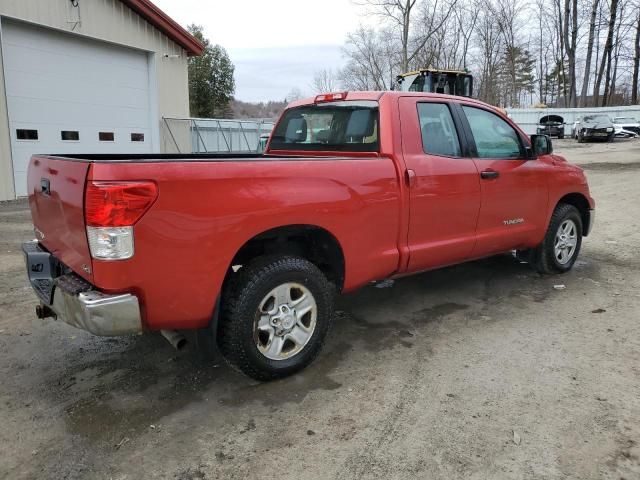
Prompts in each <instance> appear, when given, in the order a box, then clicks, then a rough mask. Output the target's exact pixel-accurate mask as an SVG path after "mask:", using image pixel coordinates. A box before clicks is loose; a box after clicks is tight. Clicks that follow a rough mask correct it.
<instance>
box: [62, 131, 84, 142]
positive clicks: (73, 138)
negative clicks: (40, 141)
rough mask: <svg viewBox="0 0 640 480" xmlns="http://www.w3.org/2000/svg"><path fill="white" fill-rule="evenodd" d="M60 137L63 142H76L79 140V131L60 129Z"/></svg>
mask: <svg viewBox="0 0 640 480" xmlns="http://www.w3.org/2000/svg"><path fill="white" fill-rule="evenodd" d="M60 138H62V140H64V141H65V142H77V141H78V140H80V132H78V131H77V130H62V131H61V132H60Z"/></svg>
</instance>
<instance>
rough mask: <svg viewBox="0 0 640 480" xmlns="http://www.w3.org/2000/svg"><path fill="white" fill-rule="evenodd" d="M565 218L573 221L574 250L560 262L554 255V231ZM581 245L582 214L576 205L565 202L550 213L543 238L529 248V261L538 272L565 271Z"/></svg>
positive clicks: (574, 258)
mask: <svg viewBox="0 0 640 480" xmlns="http://www.w3.org/2000/svg"><path fill="white" fill-rule="evenodd" d="M567 220H571V221H573V223H574V225H575V229H576V232H575V233H576V245H575V250H574V251H573V253H572V254H571V256H570V259H569V260H568V261H566V262H565V263H561V262H560V261H559V260H558V258H557V257H556V255H555V239H556V233H558V229H559V228H560V226H561V225H562V224H563V223H564V222H565V221H567ZM581 246H582V216H581V215H580V212H579V211H578V209H577V208H576V207H574V206H573V205H568V204H566V203H561V204H559V205H558V206H557V207H556V209H555V210H554V212H553V215H551V221H550V222H549V227H548V228H547V233H546V234H545V236H544V240H543V241H542V243H541V244H540V245H538V246H537V247H536V248H533V249H531V251H530V259H529V262H530V264H531V266H532V267H533V268H534V269H535V270H536V271H537V272H538V273H543V274H551V273H566V272H568V271H569V270H571V268H572V267H573V264H574V263H575V261H576V259H577V258H578V255H579V254H580V247H581Z"/></svg>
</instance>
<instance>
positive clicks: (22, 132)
mask: <svg viewBox="0 0 640 480" xmlns="http://www.w3.org/2000/svg"><path fill="white" fill-rule="evenodd" d="M16 138H17V139H18V140H38V130H29V129H26V128H18V129H17V130H16Z"/></svg>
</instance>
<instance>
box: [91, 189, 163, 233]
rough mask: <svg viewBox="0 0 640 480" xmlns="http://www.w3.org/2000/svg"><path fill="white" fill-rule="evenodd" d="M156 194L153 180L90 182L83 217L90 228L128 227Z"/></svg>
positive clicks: (149, 204) (146, 208) (148, 205)
mask: <svg viewBox="0 0 640 480" xmlns="http://www.w3.org/2000/svg"><path fill="white" fill-rule="evenodd" d="M157 197H158V187H157V186H156V184H155V183H153V182H90V183H89V184H88V185H87V191H86V193H85V200H84V216H85V220H86V222H87V225H90V226H92V227H129V226H132V225H134V224H135V223H136V222H137V221H138V220H140V217H142V215H144V213H145V212H146V211H147V210H148V209H149V207H150V206H151V205H152V204H153V202H154V201H155V200H156V198H157Z"/></svg>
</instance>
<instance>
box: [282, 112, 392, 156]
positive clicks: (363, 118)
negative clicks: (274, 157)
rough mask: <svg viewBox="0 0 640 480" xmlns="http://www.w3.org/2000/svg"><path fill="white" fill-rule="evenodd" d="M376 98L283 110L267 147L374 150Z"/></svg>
mask: <svg viewBox="0 0 640 480" xmlns="http://www.w3.org/2000/svg"><path fill="white" fill-rule="evenodd" d="M378 122H379V119H378V102H376V101H369V100H346V101H338V102H328V103H320V104H313V105H303V106H300V107H294V108H290V109H289V110H287V111H286V112H285V113H284V115H283V116H282V119H281V120H280V122H279V123H278V125H277V126H276V128H275V130H274V132H273V135H272V136H271V143H270V144H269V149H270V150H285V151H286V150H305V151H336V152H377V151H379V149H380V141H379V138H378V134H379V128H378Z"/></svg>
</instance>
